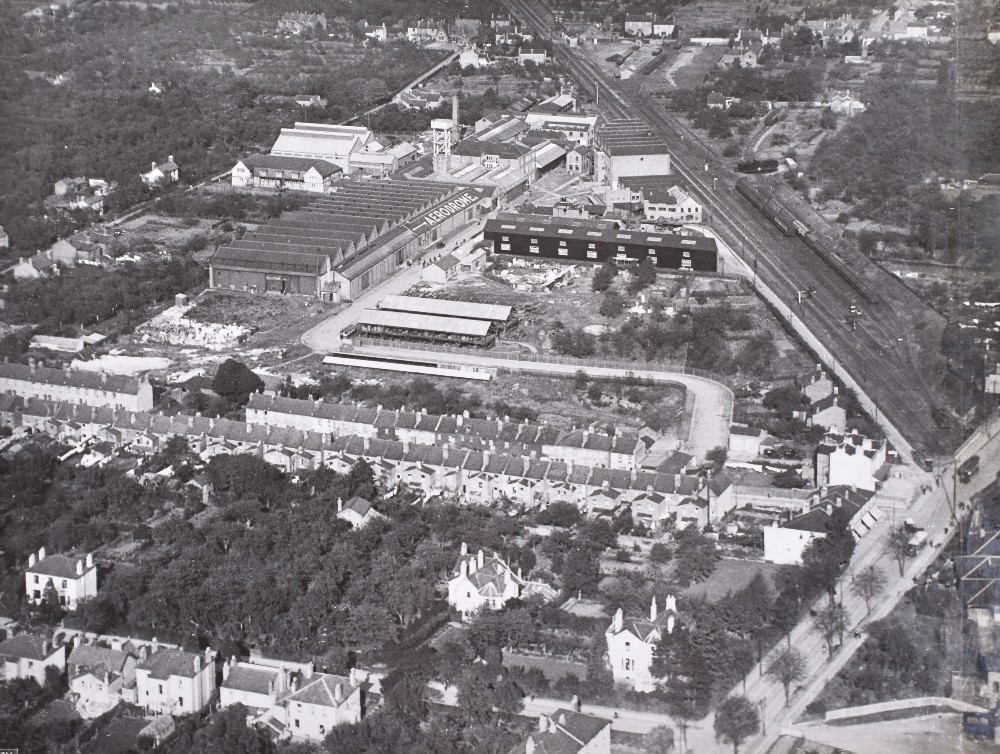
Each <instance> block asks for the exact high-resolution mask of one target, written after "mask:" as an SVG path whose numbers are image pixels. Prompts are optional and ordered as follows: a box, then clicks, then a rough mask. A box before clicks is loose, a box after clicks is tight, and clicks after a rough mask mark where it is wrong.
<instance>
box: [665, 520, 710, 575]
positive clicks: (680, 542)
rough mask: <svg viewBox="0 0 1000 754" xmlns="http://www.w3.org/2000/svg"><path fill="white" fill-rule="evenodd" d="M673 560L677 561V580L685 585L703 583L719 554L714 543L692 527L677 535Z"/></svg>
mask: <svg viewBox="0 0 1000 754" xmlns="http://www.w3.org/2000/svg"><path fill="white" fill-rule="evenodd" d="M674 559H675V560H676V561H677V577H678V580H679V581H680V582H681V583H682V585H686V584H690V583H691V582H695V581H704V580H705V579H707V578H708V577H709V576H711V575H712V573H713V572H714V571H715V564H716V562H718V560H719V552H718V550H717V549H716V547H715V542H713V541H712V540H711V539H709V538H708V537H706V536H705V535H704V534H702V533H700V532H699V531H697V530H695V529H694V528H693V527H688V528H687V529H684V530H683V531H681V532H680V533H678V534H677V549H676V550H675V552H674ZM685 582H686V584H685Z"/></svg>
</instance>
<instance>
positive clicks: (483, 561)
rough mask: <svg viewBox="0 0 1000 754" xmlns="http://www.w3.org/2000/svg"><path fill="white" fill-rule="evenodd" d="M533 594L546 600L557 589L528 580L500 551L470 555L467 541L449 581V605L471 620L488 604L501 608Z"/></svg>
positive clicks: (492, 607) (491, 607)
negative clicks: (505, 559) (514, 569)
mask: <svg viewBox="0 0 1000 754" xmlns="http://www.w3.org/2000/svg"><path fill="white" fill-rule="evenodd" d="M533 594H537V595H540V596H542V598H543V599H554V598H555V596H556V592H555V590H554V589H552V587H550V586H548V585H547V584H543V583H541V582H537V581H534V582H531V581H526V580H525V579H523V578H522V577H521V573H520V570H518V572H517V573H514V571H513V569H511V567H510V566H509V565H508V564H507V563H506V561H504V560H503V558H501V557H500V556H499V555H497V554H496V553H489V555H487V554H486V553H484V552H483V551H482V550H480V551H479V552H478V553H477V554H476V555H475V556H473V555H470V554H469V551H468V547H467V546H466V544H465V543H464V542H463V543H462V552H461V555H460V556H459V559H458V562H457V563H456V564H455V568H454V570H453V571H452V576H451V578H450V579H449V580H448V604H449V605H451V607H452V608H454V609H455V610H457V611H458V612H460V613H461V614H462V619H463V620H467V619H469V618H471V617H472V616H473V615H475V614H476V613H477V612H479V610H481V609H483V608H484V607H488V608H489V609H491V610H499V609H500V608H501V607H503V606H504V605H505V604H507V602H509V601H510V600H512V599H514V598H515V597H527V596H531V595H533Z"/></svg>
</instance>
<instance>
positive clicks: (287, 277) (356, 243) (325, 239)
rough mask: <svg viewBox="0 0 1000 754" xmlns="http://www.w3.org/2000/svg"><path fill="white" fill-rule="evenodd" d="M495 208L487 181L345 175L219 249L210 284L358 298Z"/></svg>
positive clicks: (210, 272)
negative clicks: (307, 200)
mask: <svg viewBox="0 0 1000 754" xmlns="http://www.w3.org/2000/svg"><path fill="white" fill-rule="evenodd" d="M491 208H492V195H491V192H490V190H489V189H488V188H485V187H470V186H462V185H455V184H447V183H436V182H431V181H407V180H381V181H349V180H345V181H344V182H342V183H340V184H338V185H335V186H334V187H333V188H332V193H330V194H327V195H324V196H323V197H322V198H318V199H316V200H315V201H314V202H311V203H310V204H309V205H307V206H305V207H303V208H302V209H300V210H296V211H294V212H285V213H283V214H282V215H281V216H280V217H278V218H277V219H275V220H272V221H271V222H269V223H267V224H265V225H261V226H259V227H258V228H257V230H256V231H254V232H253V233H250V234H248V235H247V236H246V237H245V238H242V239H238V240H235V241H232V242H231V243H230V244H229V245H227V246H223V247H220V248H219V249H218V250H217V251H216V253H215V255H214V256H213V258H212V261H211V264H210V267H209V287H211V288H221V289H229V290H240V291H250V292H252V293H265V292H275V293H294V294H304V295H310V296H317V297H321V298H323V299H325V300H329V301H344V300H354V299H355V298H357V296H358V295H359V294H360V293H361V292H363V291H365V290H367V289H368V288H371V287H373V286H375V285H378V284H379V283H381V282H382V281H384V280H386V279H387V278H389V277H390V276H391V275H392V274H393V273H394V272H395V271H396V270H397V269H399V267H401V266H402V265H404V264H406V263H407V262H408V261H410V260H412V259H413V258H415V257H416V256H417V255H418V254H419V253H420V252H421V251H422V250H423V249H425V248H427V247H429V246H430V245H432V244H434V243H435V242H437V241H438V240H439V239H441V238H443V237H446V236H448V235H449V234H451V233H453V232H455V231H456V230H458V229H459V228H461V227H462V226H464V225H466V224H467V223H469V222H472V221H473V220H475V219H476V218H477V217H479V216H480V215H481V214H482V213H483V212H485V211H489V209H491Z"/></svg>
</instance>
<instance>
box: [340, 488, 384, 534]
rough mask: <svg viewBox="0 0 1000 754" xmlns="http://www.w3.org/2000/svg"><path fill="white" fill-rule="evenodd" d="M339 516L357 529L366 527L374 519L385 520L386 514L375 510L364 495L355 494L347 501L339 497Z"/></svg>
mask: <svg viewBox="0 0 1000 754" xmlns="http://www.w3.org/2000/svg"><path fill="white" fill-rule="evenodd" d="M337 518H339V519H340V520H341V521H346V522H347V523H349V524H350V525H351V526H352V527H354V528H355V529H364V528H365V527H366V526H368V524H370V523H372V522H373V521H382V520H384V519H385V516H383V515H382V514H381V513H379V512H378V511H377V510H375V509H374V508H373V507H372V504H371V503H369V502H368V501H367V500H365V499H364V498H363V497H357V496H355V497H352V498H351V499H350V500H348V501H347V502H346V503H345V502H344V501H343V500H341V499H339V498H338V499H337Z"/></svg>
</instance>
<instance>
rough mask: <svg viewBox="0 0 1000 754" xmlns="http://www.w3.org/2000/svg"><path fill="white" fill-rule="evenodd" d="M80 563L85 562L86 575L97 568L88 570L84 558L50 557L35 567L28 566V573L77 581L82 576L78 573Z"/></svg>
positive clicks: (43, 559)
mask: <svg viewBox="0 0 1000 754" xmlns="http://www.w3.org/2000/svg"><path fill="white" fill-rule="evenodd" d="M78 561H84V567H83V572H84V573H86V572H87V571H89V570H90V568H96V567H97V566H96V565H95V566H91V567H90V568H87V566H86V562H85V559H84V558H83V557H80V558H68V557H66V556H65V555H48V556H46V557H44V558H42V559H41V560H39V561H38V562H37V563H35V564H34V565H33V566H28V573H37V574H40V575H42V576H51V577H53V578H57V579H77V578H80V576H81V575H82V574H79V573H77V572H76V564H77V562H78Z"/></svg>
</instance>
